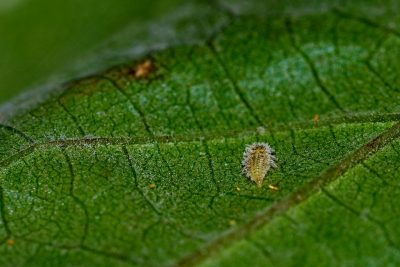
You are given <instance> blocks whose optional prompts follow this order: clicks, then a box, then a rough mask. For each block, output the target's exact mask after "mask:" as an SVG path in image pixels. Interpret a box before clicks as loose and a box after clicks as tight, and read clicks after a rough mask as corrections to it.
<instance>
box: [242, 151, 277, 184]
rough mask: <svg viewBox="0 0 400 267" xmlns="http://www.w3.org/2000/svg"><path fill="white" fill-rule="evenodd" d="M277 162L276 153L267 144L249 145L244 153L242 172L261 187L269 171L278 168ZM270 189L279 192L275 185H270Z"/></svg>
mask: <svg viewBox="0 0 400 267" xmlns="http://www.w3.org/2000/svg"><path fill="white" fill-rule="evenodd" d="M275 160H276V157H275V152H274V150H273V149H272V148H271V147H270V146H269V145H268V144H267V143H253V144H251V145H247V146H246V149H245V151H244V153H243V161H242V166H243V170H242V172H243V174H245V175H246V176H247V177H248V178H249V179H250V180H251V181H253V182H255V183H256V184H257V186H258V187H261V186H262V183H263V181H264V178H265V176H266V175H267V173H268V171H269V170H270V169H271V168H276V167H277V166H276V163H275ZM269 188H271V189H273V190H278V188H277V187H276V186H274V185H269Z"/></svg>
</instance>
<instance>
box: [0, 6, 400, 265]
mask: <svg viewBox="0 0 400 267" xmlns="http://www.w3.org/2000/svg"><path fill="white" fill-rule="evenodd" d="M222 6H224V5H222ZM250 6H251V4H250ZM310 6H312V5H310ZM310 6H307V5H303V6H301V5H300V6H299V5H297V6H296V5H295V4H294V3H293V8H292V9H291V10H289V11H290V12H289V11H288V12H286V11H282V10H280V11H279V12H278V11H277V13H276V14H274V12H270V13H265V12H264V11H260V12H257V11H258V10H253V11H252V10H247V11H246V12H247V13H246V12H243V13H240V12H234V11H235V10H236V9H235V7H236V6H235V5H233V4H232V6H230V8H225V11H221V10H219V11H215V12H224V13H221V16H226V17H227V18H229V19H227V23H226V25H225V27H223V28H221V29H219V30H218V31H215V32H214V33H213V34H212V35H211V36H209V39H207V40H204V42H202V43H200V44H193V45H186V46H180V47H174V48H169V49H165V50H162V51H159V52H155V53H152V54H151V55H149V57H147V58H145V59H143V60H139V61H137V62H134V63H132V64H126V65H123V66H117V67H114V68H112V69H110V70H108V71H106V72H103V73H100V74H98V75H94V76H92V77H88V78H85V79H81V80H79V81H75V82H72V83H69V84H67V85H66V86H65V87H64V88H63V89H62V90H61V91H56V92H54V93H53V94H51V95H49V96H48V97H47V98H46V100H43V101H41V102H40V103H37V104H36V105H33V106H30V107H28V108H24V109H23V111H20V112H19V113H18V114H17V115H13V116H9V117H8V119H7V120H6V121H4V123H3V124H1V126H0V140H1V143H0V215H1V216H0V254H1V257H0V265H2V266H171V265H172V266H187V265H202V266H242V265H243V266H268V265H270V266H390V265H393V266H395V265H398V264H400V253H399V246H400V239H399V237H400V228H399V222H400V221H399V216H398V214H399V213H400V208H399V195H400V180H399V178H400V177H399V173H398V168H399V160H400V142H399V140H398V138H399V136H400V124H399V119H400V114H399V113H398V112H399V104H398V103H399V101H400V93H399V90H400V89H399V88H400V79H399V75H398V70H399V69H400V66H399V61H398V58H399V55H400V53H399V52H400V51H399V47H400V39H399V37H400V34H399V32H398V31H397V29H398V25H399V24H398V23H399V17H398V16H397V14H396V12H395V8H396V6H397V4H396V2H393V3H390V4H389V3H388V4H387V5H385V6H383V5H380V4H379V3H365V5H363V6H362V8H360V9H358V8H355V7H354V6H345V5H343V6H341V5H338V7H339V8H330V7H325V8H322V9H321V10H317V11H315V10H312V9H310ZM302 7H303V8H302ZM237 9H239V8H237ZM229 10H230V11H232V10H233V12H227V11H229ZM240 10H241V9H240ZM246 14H247V15H246ZM249 14H251V15H249ZM266 14H267V15H266ZM145 60H147V63H148V62H151V65H154V66H152V67H151V68H148V69H146V70H145V75H138V69H141V68H143V66H144V64H145V63H143V62H144V61H145ZM253 142H267V143H269V144H270V145H271V147H273V148H274V150H275V151H276V156H277V158H278V160H277V164H278V168H277V169H275V170H273V171H272V172H270V173H269V174H268V177H267V178H266V181H265V183H264V186H263V187H262V188H258V187H257V186H256V185H255V184H254V183H251V182H250V181H249V180H248V179H246V178H245V177H244V176H243V175H242V174H241V160H242V154H243V151H244V148H245V146H246V145H247V144H250V143H253ZM268 184H274V185H277V186H278V187H279V190H271V189H270V188H269V187H268Z"/></svg>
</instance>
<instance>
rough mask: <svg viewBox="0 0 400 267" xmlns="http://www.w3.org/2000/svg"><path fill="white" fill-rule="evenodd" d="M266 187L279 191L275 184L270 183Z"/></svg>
mask: <svg viewBox="0 0 400 267" xmlns="http://www.w3.org/2000/svg"><path fill="white" fill-rule="evenodd" d="M268 187H269V189H271V190H273V191H279V187H278V186H276V185H272V184H270V185H268Z"/></svg>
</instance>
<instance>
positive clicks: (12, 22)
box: [0, 0, 183, 104]
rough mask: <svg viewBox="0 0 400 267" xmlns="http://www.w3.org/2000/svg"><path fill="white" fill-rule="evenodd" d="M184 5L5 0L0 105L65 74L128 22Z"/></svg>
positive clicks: (1, 6)
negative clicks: (76, 61) (65, 70)
mask: <svg viewBox="0 0 400 267" xmlns="http://www.w3.org/2000/svg"><path fill="white" fill-rule="evenodd" d="M182 2H183V1H182V0H168V1H161V0H155V1H151V3H149V2H148V1H130V0H114V1H106V0H85V1H81V0H69V1H51V0H35V1H33V0H1V1H0V36H1V37H0V104H1V103H3V102H5V101H6V100H8V99H10V98H11V97H13V96H15V95H17V94H18V93H19V92H21V91H22V90H23V89H26V88H29V87H33V86H35V85H39V84H41V83H43V82H45V81H46V80H47V78H48V77H49V76H51V75H53V74H56V73H58V72H61V71H63V70H64V69H65V68H66V66H68V65H69V64H71V63H72V62H73V61H74V60H76V59H77V58H79V57H81V56H82V55H84V54H85V53H87V52H88V51H90V50H91V49H93V47H95V46H97V45H98V44H99V43H101V42H102V41H104V40H106V39H108V38H109V37H110V36H111V35H113V34H114V33H115V32H117V31H119V30H121V29H123V28H124V27H126V26H127V25H128V24H132V23H137V24H140V23H143V22H144V21H149V20H151V19H154V18H156V17H159V16H161V15H162V14H164V13H166V12H168V11H171V10H172V9H173V8H174V7H176V6H178V5H179V4H180V3H182ZM149 4H151V8H149Z"/></svg>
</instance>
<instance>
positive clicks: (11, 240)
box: [7, 239, 15, 247]
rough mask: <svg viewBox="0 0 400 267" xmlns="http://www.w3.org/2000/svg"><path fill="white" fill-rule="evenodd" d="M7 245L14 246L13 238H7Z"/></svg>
mask: <svg viewBox="0 0 400 267" xmlns="http://www.w3.org/2000/svg"><path fill="white" fill-rule="evenodd" d="M7 245H8V246H9V247H12V246H14V245H15V240H14V239H8V240H7Z"/></svg>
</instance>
